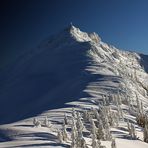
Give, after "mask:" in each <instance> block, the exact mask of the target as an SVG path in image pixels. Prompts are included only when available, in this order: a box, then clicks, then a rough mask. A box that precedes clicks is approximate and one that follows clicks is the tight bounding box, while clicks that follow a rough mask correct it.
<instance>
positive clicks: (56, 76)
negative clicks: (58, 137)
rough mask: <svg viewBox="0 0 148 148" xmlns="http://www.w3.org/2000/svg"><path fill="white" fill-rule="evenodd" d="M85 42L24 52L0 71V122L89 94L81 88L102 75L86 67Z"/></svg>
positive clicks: (59, 105) (56, 106)
mask: <svg viewBox="0 0 148 148" xmlns="http://www.w3.org/2000/svg"><path fill="white" fill-rule="evenodd" d="M90 48H91V45H90V44H89V43H88V42H83V43H77V44H72V45H70V46H65V47H64V48H63V47H62V48H61V49H58V50H55V51H54V50H53V49H46V50H43V52H40V53H36V54H32V55H29V53H28V57H29V58H28V57H27V56H26V55H25V56H24V57H22V58H21V60H20V61H19V62H17V63H15V64H14V65H13V66H10V67H9V68H7V69H6V70H4V72H1V74H0V124H6V123H12V122H15V121H19V120H21V119H26V118H28V117H32V116H35V115H37V114H39V113H41V112H43V111H45V110H49V109H56V108H60V107H65V103H67V102H71V101H75V100H78V99H79V98H81V97H90V96H89V94H87V93H85V92H84V91H83V90H84V89H85V88H86V86H87V85H88V84H89V83H90V82H96V81H98V80H99V78H102V76H101V75H93V74H91V73H90V72H88V71H86V70H85V69H86V67H87V66H88V65H90V64H91V58H90V57H89V56H87V52H88V50H89V49H90Z"/></svg>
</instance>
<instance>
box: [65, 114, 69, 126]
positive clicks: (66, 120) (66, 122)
mask: <svg viewBox="0 0 148 148" xmlns="http://www.w3.org/2000/svg"><path fill="white" fill-rule="evenodd" d="M64 122H65V124H66V125H67V124H68V118H67V114H66V113H65V114H64Z"/></svg>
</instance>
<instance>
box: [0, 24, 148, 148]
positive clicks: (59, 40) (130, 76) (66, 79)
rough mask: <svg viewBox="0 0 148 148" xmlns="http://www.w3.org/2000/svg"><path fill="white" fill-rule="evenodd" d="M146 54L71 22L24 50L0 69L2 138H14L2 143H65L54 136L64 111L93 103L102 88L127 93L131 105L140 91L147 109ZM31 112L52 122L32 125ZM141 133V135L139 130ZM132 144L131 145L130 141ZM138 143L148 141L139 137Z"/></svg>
mask: <svg viewBox="0 0 148 148" xmlns="http://www.w3.org/2000/svg"><path fill="white" fill-rule="evenodd" d="M147 59H148V56H146V55H140V54H137V53H132V52H127V51H121V50H118V49H116V48H115V47H113V46H110V45H108V44H106V43H104V42H102V41H101V39H100V38H99V37H98V35H97V34H95V33H92V34H88V33H84V32H81V31H80V30H79V29H78V28H76V27H74V26H69V27H68V28H66V29H65V30H64V31H62V32H60V33H59V34H57V35H55V36H52V37H50V38H49V39H47V40H45V41H44V42H43V43H41V44H40V46H38V47H37V48H36V49H32V50H30V51H27V52H26V53H23V54H22V55H21V56H19V57H18V59H17V60H16V61H15V63H12V64H11V65H10V66H8V67H7V68H5V69H4V70H3V71H2V72H1V73H0V81H1V84H0V123H1V124H3V125H1V126H0V140H1V141H7V140H8V141H9V140H14V141H11V142H10V141H9V142H3V143H1V144H0V147H12V146H14V147H23V146H24V147H27V146H28V147H29V146H30V147H33V146H36V147H37V146H42V147H46V146H47V147H48V146H50V147H52V146H53V147H55V146H57V147H58V146H59V147H68V144H66V145H60V144H58V141H57V138H56V136H55V135H56V129H58V128H60V124H61V123H62V120H63V115H64V113H65V112H67V113H68V114H69V116H70V115H71V107H72V106H75V107H76V109H77V110H83V109H84V108H91V107H94V108H97V107H98V106H97V104H96V103H97V102H98V101H99V100H101V99H102V95H104V94H105V95H108V96H112V95H118V94H119V93H120V95H121V97H122V98H124V99H125V100H126V99H127V98H128V97H130V98H131V100H132V104H133V105H136V98H137V97H138V98H139V100H140V101H142V102H143V104H144V108H145V110H148V96H147V93H148V84H147V79H148V74H147V64H148V62H147ZM122 108H123V109H125V108H126V106H125V105H123V106H122ZM35 115H38V118H39V119H40V120H41V121H42V120H43V118H44V116H46V115H47V116H48V117H49V120H50V121H51V122H52V124H53V127H54V128H52V129H47V128H45V127H41V128H33V127H32V118H30V117H34V116H35ZM27 118H28V119H27ZM131 118H132V119H134V120H135V117H134V116H133V115H132V116H131V115H129V113H128V112H127V114H125V119H131ZM24 119H25V120H24ZM19 120H22V121H19ZM16 121H18V122H16ZM12 122H15V123H12ZM134 122H135V121H134ZM6 123H11V124H6ZM124 126H126V123H122V122H121V127H124ZM137 129H138V127H137ZM139 130H140V129H139ZM121 132H123V131H120V132H119V133H121ZM117 133H118V132H117ZM123 133H124V132H123ZM125 134H127V133H125ZM118 136H121V135H120V134H119V135H117V137H118ZM115 137H116V135H115ZM139 137H140V139H142V135H141V132H139ZM121 139H123V138H121ZM121 139H120V140H117V145H118V147H119V148H122V145H123V144H122V145H121V143H124V141H122V140H121ZM125 141H126V140H125ZM88 143H89V140H88ZM126 143H128V142H126ZM126 143H125V145H124V146H123V147H125V146H126V147H127V144H126ZM105 144H106V145H108V143H105ZM130 144H132V146H133V147H135V144H134V143H133V141H130V142H129V144H128V145H130ZM109 145H110V143H109ZM136 145H138V146H137V148H138V147H141V148H146V147H147V146H148V145H147V144H145V143H143V142H140V141H137V142H136ZM108 147H109V146H108ZM129 147H130V146H129Z"/></svg>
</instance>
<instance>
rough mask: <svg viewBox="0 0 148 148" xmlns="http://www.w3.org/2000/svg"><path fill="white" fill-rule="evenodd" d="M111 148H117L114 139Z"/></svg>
mask: <svg viewBox="0 0 148 148" xmlns="http://www.w3.org/2000/svg"><path fill="white" fill-rule="evenodd" d="M111 148H117V146H116V141H115V139H112V143H111Z"/></svg>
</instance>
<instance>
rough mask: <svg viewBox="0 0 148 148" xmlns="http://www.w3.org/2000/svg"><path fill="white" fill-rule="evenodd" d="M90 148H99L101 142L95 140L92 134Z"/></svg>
mask: <svg viewBox="0 0 148 148" xmlns="http://www.w3.org/2000/svg"><path fill="white" fill-rule="evenodd" d="M91 145H92V148H100V145H101V142H100V140H97V138H96V135H95V134H92V144H91Z"/></svg>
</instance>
